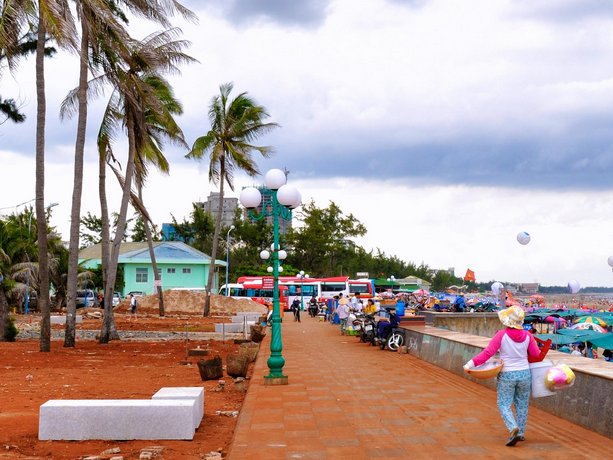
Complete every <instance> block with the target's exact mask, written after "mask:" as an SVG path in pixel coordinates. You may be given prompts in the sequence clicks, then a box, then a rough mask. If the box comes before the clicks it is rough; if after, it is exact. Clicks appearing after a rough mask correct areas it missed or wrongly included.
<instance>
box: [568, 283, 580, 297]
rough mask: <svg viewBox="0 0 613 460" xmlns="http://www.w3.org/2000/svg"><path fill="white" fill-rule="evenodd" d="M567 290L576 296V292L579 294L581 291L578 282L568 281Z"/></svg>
mask: <svg viewBox="0 0 613 460" xmlns="http://www.w3.org/2000/svg"><path fill="white" fill-rule="evenodd" d="M568 290H569V292H570V293H571V294H576V293H577V292H579V291H580V290H581V285H580V284H579V281H577V280H570V281H569V282H568Z"/></svg>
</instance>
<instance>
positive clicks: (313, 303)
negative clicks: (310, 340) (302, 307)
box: [309, 296, 317, 318]
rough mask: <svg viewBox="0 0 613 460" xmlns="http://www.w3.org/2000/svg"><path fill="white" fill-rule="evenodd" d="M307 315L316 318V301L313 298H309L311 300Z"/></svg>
mask: <svg viewBox="0 0 613 460" xmlns="http://www.w3.org/2000/svg"><path fill="white" fill-rule="evenodd" d="M309 315H311V317H313V318H315V317H316V316H317V299H316V298H315V296H313V297H311V300H309Z"/></svg>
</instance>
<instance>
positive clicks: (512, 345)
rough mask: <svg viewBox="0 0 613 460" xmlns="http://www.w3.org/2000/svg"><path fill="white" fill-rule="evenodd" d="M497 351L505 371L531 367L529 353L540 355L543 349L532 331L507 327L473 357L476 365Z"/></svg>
mask: <svg viewBox="0 0 613 460" xmlns="http://www.w3.org/2000/svg"><path fill="white" fill-rule="evenodd" d="M497 351H500V358H501V359H502V361H503V362H504V367H503V368H502V370H503V371H516V370H523V369H529V368H530V367H529V365H528V355H530V356H535V357H536V356H539V355H540V354H541V350H540V349H539V347H538V345H537V344H536V340H534V337H533V335H532V334H530V332H528V331H525V330H523V329H513V328H510V327H508V328H506V329H502V330H500V331H498V332H496V335H495V336H494V337H493V338H492V340H491V341H490V343H489V344H488V345H487V347H486V348H485V349H484V350H483V351H482V352H481V353H479V354H478V355H477V356H475V357H474V358H473V362H474V363H475V366H480V365H481V364H483V363H484V362H486V361H487V360H488V359H490V358H491V357H492V356H494V354H496V352H497Z"/></svg>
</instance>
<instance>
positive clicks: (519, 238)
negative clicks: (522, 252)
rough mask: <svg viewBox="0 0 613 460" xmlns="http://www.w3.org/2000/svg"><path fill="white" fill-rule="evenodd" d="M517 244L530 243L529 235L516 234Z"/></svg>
mask: <svg viewBox="0 0 613 460" xmlns="http://www.w3.org/2000/svg"><path fill="white" fill-rule="evenodd" d="M517 241H518V242H519V244H524V245H525V244H528V243H529V242H530V234H529V233H528V232H519V233H518V234H517Z"/></svg>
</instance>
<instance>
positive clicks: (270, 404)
mask: <svg viewBox="0 0 613 460" xmlns="http://www.w3.org/2000/svg"><path fill="white" fill-rule="evenodd" d="M304 316H305V317H303V319H302V323H295V322H293V321H288V319H289V318H288V316H286V321H285V322H284V323H283V356H284V357H285V360H286V364H285V368H284V372H285V374H286V375H287V376H288V377H289V385H286V386H264V385H263V380H264V379H263V377H264V375H267V374H268V367H267V365H266V360H267V358H268V355H269V354H270V348H269V347H270V343H269V339H270V338H269V337H267V338H266V340H265V342H264V343H263V344H262V348H261V351H260V355H259V356H258V359H257V361H256V364H255V371H254V374H253V380H252V382H251V384H250V386H249V391H248V394H247V397H246V399H245V403H244V405H243V408H242V410H241V414H240V416H239V420H238V424H237V428H236V432H235V434H234V440H233V443H232V447H231V448H230V452H229V457H228V458H229V459H230V460H247V459H331V460H332V459H333V460H336V459H351V460H359V459H419V458H437V459H438V458H458V459H459V458H470V459H481V458H492V459H524V458H525V459H528V458H539V459H556V460H561V459H562V460H563V459H569V458H573V459H588V458H613V440H611V439H609V438H606V437H604V436H601V435H599V434H597V433H594V432H592V431H589V430H586V429H584V428H581V427H580V426H578V425H574V424H572V423H569V422H567V421H566V420H563V419H561V418H558V417H555V416H553V415H550V414H548V413H546V412H544V411H541V410H538V409H536V408H534V407H531V408H530V413H529V419H528V428H527V430H526V438H527V439H526V441H525V442H520V443H519V444H518V445H517V446H516V447H506V446H505V445H504V444H505V442H506V440H507V437H508V435H507V432H506V429H505V427H504V424H503V423H502V420H501V418H500V416H499V414H498V410H497V408H496V395H495V392H494V391H492V390H490V389H488V388H485V387H483V386H481V385H479V384H476V383H474V382H471V381H469V380H467V379H464V378H462V377H459V376H457V375H454V374H452V373H450V372H447V371H445V370H442V369H440V368H438V367H436V366H434V365H431V364H429V363H426V362H424V361H421V360H419V359H417V358H414V357H412V356H410V355H407V354H403V355H401V354H398V353H392V352H389V351H381V350H380V349H379V348H375V347H371V346H369V345H367V344H363V343H359V341H358V339H357V337H344V336H340V334H339V332H338V329H337V326H331V325H329V324H325V323H320V322H317V321H316V320H315V319H313V318H310V317H308V316H307V315H304ZM595 404H597V402H595Z"/></svg>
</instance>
